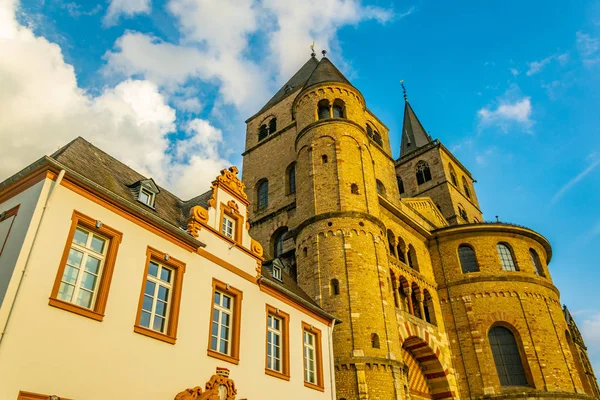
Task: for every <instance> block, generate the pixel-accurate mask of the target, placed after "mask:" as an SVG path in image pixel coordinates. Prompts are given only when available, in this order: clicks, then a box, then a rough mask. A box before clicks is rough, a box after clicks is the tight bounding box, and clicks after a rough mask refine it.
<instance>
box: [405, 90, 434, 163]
mask: <svg viewBox="0 0 600 400" xmlns="http://www.w3.org/2000/svg"><path fill="white" fill-rule="evenodd" d="M427 143H431V137H430V136H429V135H428V134H427V132H425V128H423V125H422V124H421V121H419V118H417V115H416V114H415V112H414V111H413V109H412V107H411V106H410V103H409V102H408V101H406V102H405V105H404V123H403V125H402V143H401V144H400V157H404V156H405V155H407V154H408V153H411V152H413V151H415V150H416V149H418V148H419V147H423V146H425V145H426V144H427Z"/></svg>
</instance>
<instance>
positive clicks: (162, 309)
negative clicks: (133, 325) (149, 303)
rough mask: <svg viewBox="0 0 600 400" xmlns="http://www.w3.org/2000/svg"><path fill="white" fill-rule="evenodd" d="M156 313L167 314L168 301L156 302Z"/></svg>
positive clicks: (162, 315) (163, 315)
mask: <svg viewBox="0 0 600 400" xmlns="http://www.w3.org/2000/svg"><path fill="white" fill-rule="evenodd" d="M156 315H160V316H161V317H166V316H167V303H165V302H164V301H157V302H156Z"/></svg>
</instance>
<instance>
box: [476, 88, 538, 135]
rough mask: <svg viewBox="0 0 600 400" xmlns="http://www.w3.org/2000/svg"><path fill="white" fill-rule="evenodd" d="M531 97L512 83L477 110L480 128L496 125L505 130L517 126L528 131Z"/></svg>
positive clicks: (530, 122)
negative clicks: (498, 95) (486, 104)
mask: <svg viewBox="0 0 600 400" xmlns="http://www.w3.org/2000/svg"><path fill="white" fill-rule="evenodd" d="M531 113H532V106H531V98H530V97H528V96H523V95H521V93H520V90H519V88H518V86H516V85H512V86H511V87H510V88H509V89H508V90H507V91H506V92H505V93H504V95H503V96H501V97H499V98H498V99H496V101H495V102H494V103H493V104H491V105H488V106H486V107H483V108H481V109H480V110H479V111H477V117H478V119H479V126H480V128H483V127H489V126H496V127H498V128H500V129H501V130H502V131H504V132H507V131H508V129H509V128H511V127H513V126H517V127H519V128H523V129H525V130H526V131H528V130H529V129H530V128H531V127H532V126H533V120H532V119H531Z"/></svg>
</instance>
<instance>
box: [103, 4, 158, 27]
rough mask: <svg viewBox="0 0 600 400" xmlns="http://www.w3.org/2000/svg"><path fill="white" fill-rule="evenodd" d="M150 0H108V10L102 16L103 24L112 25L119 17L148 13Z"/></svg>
mask: <svg viewBox="0 0 600 400" xmlns="http://www.w3.org/2000/svg"><path fill="white" fill-rule="evenodd" d="M151 7H152V5H151V1H150V0H110V5H109V6H108V11H107V12H106V15H105V16H104V24H105V25H109V26H110V25H114V24H115V23H116V22H117V21H118V19H119V18H120V17H128V18H129V17H132V16H134V15H136V14H149V13H150V10H151Z"/></svg>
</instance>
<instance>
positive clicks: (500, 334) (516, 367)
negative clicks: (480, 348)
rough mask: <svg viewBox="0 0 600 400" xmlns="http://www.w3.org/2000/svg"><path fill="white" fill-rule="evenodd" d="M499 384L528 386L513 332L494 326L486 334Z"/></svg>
mask: <svg viewBox="0 0 600 400" xmlns="http://www.w3.org/2000/svg"><path fill="white" fill-rule="evenodd" d="M488 339H489V341H490V347H491V348H492V354H493V356H494V362H495V364H496V371H497V372H498V378H500V385H501V386H528V385H529V383H528V381H527V376H526V375H525V369H524V368H523V361H522V359H521V355H520V353H519V347H518V346H517V341H516V340H515V336H514V335H513V333H512V332H511V331H510V330H509V329H507V328H505V327H503V326H495V327H493V328H492V329H490V332H489V334H488Z"/></svg>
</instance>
